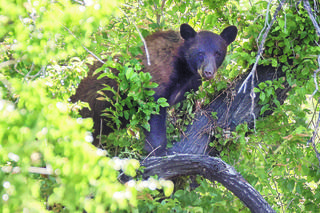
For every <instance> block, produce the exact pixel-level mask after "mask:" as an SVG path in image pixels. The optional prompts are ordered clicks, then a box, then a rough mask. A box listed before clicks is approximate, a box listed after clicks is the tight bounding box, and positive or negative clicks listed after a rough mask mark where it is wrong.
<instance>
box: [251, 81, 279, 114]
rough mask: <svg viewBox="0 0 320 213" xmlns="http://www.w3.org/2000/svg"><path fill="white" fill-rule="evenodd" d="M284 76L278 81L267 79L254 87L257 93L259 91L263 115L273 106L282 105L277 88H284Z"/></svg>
mask: <svg viewBox="0 0 320 213" xmlns="http://www.w3.org/2000/svg"><path fill="white" fill-rule="evenodd" d="M283 82H284V79H283V78H280V79H279V80H278V81H270V80H268V81H266V82H262V83H260V84H259V85H258V87H255V88H254V92H255V93H259V99H260V100H259V104H261V105H263V106H262V108H261V111H260V114H261V115H262V114H263V113H264V112H265V111H267V110H270V109H271V106H276V107H279V106H280V102H279V101H278V100H277V95H276V90H277V89H283V88H284V87H283V85H282V83H283Z"/></svg>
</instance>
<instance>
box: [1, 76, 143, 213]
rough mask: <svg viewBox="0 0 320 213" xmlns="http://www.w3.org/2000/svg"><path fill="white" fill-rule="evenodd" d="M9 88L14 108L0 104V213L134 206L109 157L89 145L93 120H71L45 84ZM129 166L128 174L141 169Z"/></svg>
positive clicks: (67, 108)
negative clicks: (12, 96)
mask: <svg viewBox="0 0 320 213" xmlns="http://www.w3.org/2000/svg"><path fill="white" fill-rule="evenodd" d="M7 86H9V87H10V92H11V93H12V95H13V94H15V96H16V97H18V104H17V105H15V104H14V103H12V102H10V101H5V100H4V99H2V97H1V99H0V106H2V107H1V108H0V114H1V116H0V128H1V130H2V131H1V132H0V141H1V145H0V162H1V164H0V167H1V173H0V183H1V185H4V187H1V188H0V194H1V199H0V211H2V212H21V211H26V210H28V211H31V212H43V211H45V209H46V208H47V206H53V205H55V204H58V205H61V206H63V207H64V208H66V209H68V210H69V211H70V212H77V211H81V212H82V210H83V209H86V210H87V211H89V212H99V211H101V209H103V210H104V211H105V210H108V209H109V210H110V211H116V210H118V209H128V208H129V207H132V206H135V205H136V195H135V193H136V190H135V189H134V188H127V187H126V186H124V185H122V184H120V183H119V182H118V181H117V176H118V173H117V172H116V171H115V170H114V169H113V168H112V166H111V165H110V160H109V159H108V158H106V157H105V156H106V154H107V152H106V151H104V150H100V149H97V148H95V147H93V146H92V145H91V144H90V142H91V141H92V136H91V134H90V133H88V132H87V131H88V130H89V129H90V127H91V126H92V121H91V120H88V119H75V118H71V117H70V116H69V113H70V106H68V105H67V104H66V103H63V102H59V100H56V99H50V98H48V90H47V87H46V86H45V85H44V82H43V80H37V81H33V82H30V83H28V84H27V83H21V82H19V81H16V80H11V81H10V85H7ZM128 165H131V166H128V169H127V170H128V171H129V172H128V173H129V174H134V171H135V169H137V168H138V167H139V163H137V161H136V160H130V161H129V164H128ZM26 183H27V184H26ZM125 192H126V195H127V196H124V197H122V198H121V199H120V198H118V197H117V196H116V195H117V193H123V194H125ZM92 193H93V194H94V195H95V196H93V197H91V196H92ZM129 195H130V196H129ZM86 197H90V199H86ZM98 209H100V210H99V211H98Z"/></svg>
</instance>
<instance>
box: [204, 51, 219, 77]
mask: <svg viewBox="0 0 320 213" xmlns="http://www.w3.org/2000/svg"><path fill="white" fill-rule="evenodd" d="M216 71H217V66H216V60H215V57H213V56H212V57H208V59H207V60H206V61H205V62H204V67H203V77H205V78H206V79H212V78H213V77H214V75H215V73H216Z"/></svg>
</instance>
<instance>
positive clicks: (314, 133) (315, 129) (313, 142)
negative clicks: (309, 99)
mask: <svg viewBox="0 0 320 213" xmlns="http://www.w3.org/2000/svg"><path fill="white" fill-rule="evenodd" d="M319 102H320V99H319V100H318V104H319ZM319 124H320V112H319V115H318V120H317V123H316V126H315V127H314V131H313V135H312V138H311V139H310V140H311V141H310V140H309V142H311V144H312V147H313V149H314V152H315V153H316V156H317V158H318V161H319V166H320V153H319V150H318V149H317V146H316V142H315V140H316V136H317V133H318V130H319Z"/></svg>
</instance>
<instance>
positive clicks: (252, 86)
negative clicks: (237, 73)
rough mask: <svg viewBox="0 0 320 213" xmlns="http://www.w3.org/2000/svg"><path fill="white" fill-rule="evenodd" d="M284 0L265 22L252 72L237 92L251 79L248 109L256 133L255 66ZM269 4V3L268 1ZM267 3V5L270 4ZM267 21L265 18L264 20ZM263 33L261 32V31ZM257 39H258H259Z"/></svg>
mask: <svg viewBox="0 0 320 213" xmlns="http://www.w3.org/2000/svg"><path fill="white" fill-rule="evenodd" d="M285 1H286V0H282V1H281V2H280V3H279V6H278V7H277V9H276V11H275V12H274V14H273V18H272V20H271V22H270V23H269V24H267V22H265V26H266V25H268V27H267V29H266V31H265V32H264V34H263V36H262V40H261V43H260V45H259V49H258V54H257V56H256V61H255V63H254V65H253V67H252V70H251V72H250V74H249V75H248V76H247V78H246V79H245V80H244V82H243V83H242V85H241V86H240V88H239V90H238V93H240V92H241V91H242V90H243V93H245V91H246V87H247V83H248V81H249V79H250V78H251V92H250V96H251V108H250V114H251V115H252V116H253V120H254V121H253V124H254V131H256V115H255V114H254V99H255V97H256V94H255V92H254V91H253V89H254V75H255V74H256V71H257V66H258V62H259V60H260V57H261V55H262V53H263V51H264V43H265V41H266V39H267V35H268V34H269V31H270V30H271V27H272V25H273V23H274V21H275V20H276V17H277V15H278V13H279V11H280V9H281V8H282V5H283V4H284V2H285ZM270 2H271V1H270ZM270 2H269V4H270ZM269 4H268V10H267V14H266V17H268V13H269ZM266 20H267V18H266ZM262 31H263V30H262ZM259 37H260V35H259ZM259 37H258V39H259Z"/></svg>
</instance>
